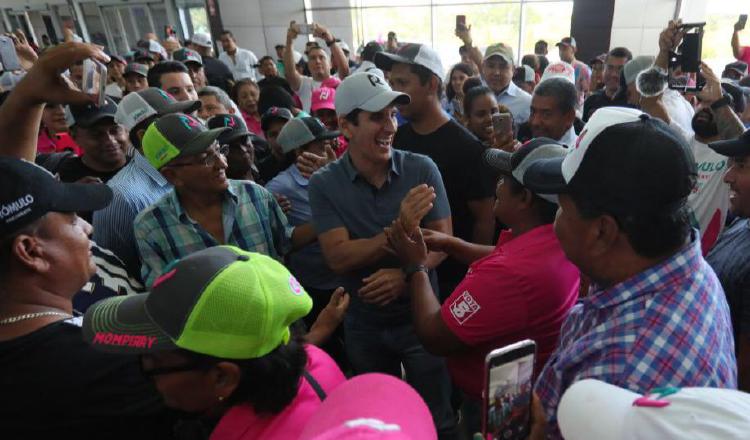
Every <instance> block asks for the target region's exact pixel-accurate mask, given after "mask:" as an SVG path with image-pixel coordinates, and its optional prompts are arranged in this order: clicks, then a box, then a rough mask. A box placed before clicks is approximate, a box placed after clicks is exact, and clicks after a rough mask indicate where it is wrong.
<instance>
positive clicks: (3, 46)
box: [0, 35, 21, 70]
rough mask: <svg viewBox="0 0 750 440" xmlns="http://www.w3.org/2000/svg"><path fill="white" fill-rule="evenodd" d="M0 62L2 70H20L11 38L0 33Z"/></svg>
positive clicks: (19, 63)
mask: <svg viewBox="0 0 750 440" xmlns="http://www.w3.org/2000/svg"><path fill="white" fill-rule="evenodd" d="M0 63H2V70H21V62H20V61H19V60H18V54H17V53H16V46H15V45H14V44H13V40H11V39H10V37H6V36H5V35H0Z"/></svg>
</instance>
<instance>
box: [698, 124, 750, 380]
mask: <svg viewBox="0 0 750 440" xmlns="http://www.w3.org/2000/svg"><path fill="white" fill-rule="evenodd" d="M709 147H710V148H712V149H713V150H714V151H716V152H717V153H719V154H721V155H723V156H726V157H727V159H728V166H727V172H726V174H724V182H725V183H726V184H727V185H729V199H728V201H729V204H730V209H731V210H732V214H734V215H736V216H737V218H736V219H735V220H734V221H733V222H732V224H731V225H729V227H728V228H727V230H726V231H724V232H723V233H722V234H721V236H720V237H719V240H718V241H717V242H716V245H715V246H714V247H713V249H711V252H709V254H708V255H707V256H706V261H707V262H708V264H710V265H711V267H712V268H713V270H714V271H715V272H716V276H717V277H718V278H719V281H721V286H722V287H723V288H724V292H726V295H727V302H728V303H729V312H730V314H731V317H732V328H733V329H734V347H735V354H736V356H737V379H738V385H739V386H738V388H739V389H740V390H741V391H745V392H748V391H750V296H748V293H750V276H749V275H750V252H749V251H748V250H750V220H748V217H750V131H746V132H745V133H744V134H743V135H742V136H740V137H739V138H738V139H735V140H731V141H721V142H716V143H712V144H710V145H709Z"/></svg>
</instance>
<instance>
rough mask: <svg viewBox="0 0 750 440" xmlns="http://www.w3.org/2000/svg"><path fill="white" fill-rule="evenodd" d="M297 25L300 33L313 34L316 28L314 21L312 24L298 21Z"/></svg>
mask: <svg viewBox="0 0 750 440" xmlns="http://www.w3.org/2000/svg"><path fill="white" fill-rule="evenodd" d="M295 26H296V27H297V33H298V34H309V35H312V33H313V31H314V30H315V25H314V24H312V23H310V24H306V23H297V24H295Z"/></svg>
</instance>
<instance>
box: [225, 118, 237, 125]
mask: <svg viewBox="0 0 750 440" xmlns="http://www.w3.org/2000/svg"><path fill="white" fill-rule="evenodd" d="M235 125H237V123H236V122H234V119H232V118H231V117H230V116H224V126H225V127H234V126H235Z"/></svg>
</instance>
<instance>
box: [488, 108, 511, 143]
mask: <svg viewBox="0 0 750 440" xmlns="http://www.w3.org/2000/svg"><path fill="white" fill-rule="evenodd" d="M492 130H493V131H494V132H495V135H496V136H498V137H500V136H506V135H508V134H510V133H511V132H512V131H513V120H512V116H511V114H510V113H495V114H493V115H492Z"/></svg>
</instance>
